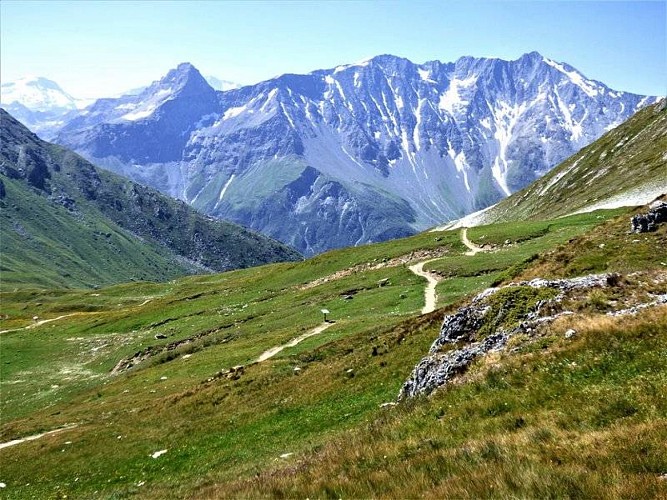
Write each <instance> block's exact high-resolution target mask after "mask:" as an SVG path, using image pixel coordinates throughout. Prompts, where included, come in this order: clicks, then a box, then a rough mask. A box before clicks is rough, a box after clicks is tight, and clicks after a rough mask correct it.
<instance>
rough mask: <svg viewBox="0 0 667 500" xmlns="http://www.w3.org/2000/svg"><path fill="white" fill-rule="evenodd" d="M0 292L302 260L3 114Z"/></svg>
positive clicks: (0, 131)
mask: <svg viewBox="0 0 667 500" xmlns="http://www.w3.org/2000/svg"><path fill="white" fill-rule="evenodd" d="M0 183H1V185H0V208H2V214H1V216H0V224H1V226H0V229H1V230H2V237H1V238H0V252H1V256H2V276H1V283H2V285H1V286H2V289H4V290H7V289H13V288H15V287H17V286H91V285H102V284H110V283H119V282H123V281H129V280H131V279H135V280H137V279H139V280H141V279H149V280H165V279H170V278H173V277H175V276H182V275H184V274H191V273H193V272H201V271H202V270H204V271H210V270H217V271H222V270H227V269H234V268H239V267H249V266H254V265H259V264H263V263H267V262H276V261H284V260H295V259H299V258H300V257H299V255H298V254H297V253H296V252H295V251H294V250H292V249H290V248H288V247H286V246H285V245H282V244H280V243H278V242H276V241H274V240H271V239H269V238H266V237H264V236H261V235H259V234H257V233H253V232H250V231H247V230H245V229H243V228H241V227H240V226H237V225H234V224H230V223H225V222H221V221H215V220H212V219H211V218H208V217H206V216H204V215H202V214H200V213H198V212H196V211H195V210H193V209H191V208H190V207H188V206H187V205H186V204H184V203H182V202H178V201H175V200H171V199H169V198H167V197H165V196H163V195H161V194H159V193H158V192H156V191H154V190H152V189H148V188H145V187H143V186H139V185H137V184H135V183H132V182H130V181H127V180H125V179H122V178H121V177H119V176H116V175H114V174H112V173H110V172H106V171H102V170H99V169H97V168H95V167H94V166H93V165H91V164H90V163H88V162H86V161H85V160H83V159H82V158H81V157H79V156H77V155H75V154H74V153H71V152H69V151H67V150H65V149H63V148H60V147H58V146H55V145H52V144H48V143H45V142H43V141H41V140H39V138H37V136H35V135H34V134H32V133H30V132H29V131H28V130H27V129H26V128H25V127H23V126H22V125H21V124H20V123H18V122H17V121H16V120H14V119H13V118H12V117H11V116H10V115H9V114H7V113H6V112H5V111H4V110H3V111H0Z"/></svg>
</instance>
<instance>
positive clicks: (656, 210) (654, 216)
mask: <svg viewBox="0 0 667 500" xmlns="http://www.w3.org/2000/svg"><path fill="white" fill-rule="evenodd" d="M663 222H667V203H665V202H664V201H656V202H654V203H651V205H650V206H649V211H648V212H647V213H645V214H637V215H635V216H634V217H633V218H632V219H631V221H630V223H631V226H632V228H631V230H630V231H631V232H633V233H648V232H651V231H655V230H656V229H657V228H658V227H657V226H658V224H661V223H663Z"/></svg>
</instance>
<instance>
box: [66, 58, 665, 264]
mask: <svg viewBox="0 0 667 500" xmlns="http://www.w3.org/2000/svg"><path fill="white" fill-rule="evenodd" d="M654 100H655V99H654V98H651V97H644V96H639V95H634V94H628V93H624V92H617V91H613V90H611V89H609V88H608V87H606V86H605V85H604V84H602V83H600V82H596V81H592V80H589V79H587V78H585V77H584V76H583V75H582V74H581V73H579V72H578V71H577V70H575V69H574V68H572V67H571V66H568V65H567V64H561V63H557V62H554V61H552V60H550V59H547V58H545V57H543V56H541V55H540V54H538V53H536V52H533V53H530V54H526V55H524V56H522V57H521V58H519V59H518V60H516V61H503V60H500V59H478V58H473V57H463V58H461V59H459V60H457V61H456V62H454V63H441V62H438V61H432V62H428V63H425V64H422V65H417V64H414V63H412V62H410V61H408V60H407V59H402V58H398V57H394V56H378V57H375V58H373V59H370V60H368V61H364V62H361V63H358V64H352V65H346V66H339V67H337V68H334V69H330V70H320V71H315V72H313V73H310V74H308V75H283V76H281V77H278V78H275V79H273V80H269V81H266V82H262V83H259V84H257V85H253V86H247V87H243V88H240V89H236V90H230V91H226V92H216V91H214V90H213V89H212V88H211V87H210V86H209V85H208V84H207V83H206V81H205V80H204V79H203V78H202V77H201V75H200V74H199V72H198V71H197V70H196V69H195V68H194V67H192V65H189V64H182V65H180V66H179V67H178V68H176V69H175V70H172V71H170V72H169V74H167V76H166V77H165V78H164V79H162V80H160V81H158V82H155V83H154V84H153V85H151V86H150V87H149V88H147V89H146V90H145V91H144V92H142V93H141V94H140V95H137V96H124V97H122V98H120V99H104V100H100V101H97V103H95V104H94V105H93V106H91V107H90V108H88V109H87V110H86V111H85V112H84V114H83V115H82V116H80V117H78V118H76V119H74V120H72V121H70V122H69V123H68V124H67V125H66V126H65V127H64V128H63V129H62V130H61V132H60V134H59V136H58V139H57V142H59V143H61V144H64V145H67V146H69V147H71V148H73V149H75V150H76V151H78V152H80V153H81V154H83V155H84V156H86V157H88V158H89V159H91V160H94V161H95V162H96V163H97V164H99V165H102V166H104V167H105V168H108V169H111V170H113V171H115V172H118V173H121V174H123V175H125V176H128V177H129V178H131V179H134V180H136V181H139V182H141V183H144V184H147V185H150V186H153V187H155V188H157V189H159V190H161V191H163V192H165V193H168V194H170V195H172V196H174V197H177V198H180V199H182V200H185V201H186V202H188V203H190V204H191V205H193V206H195V207H197V208H199V209H200V210H202V211H204V212H206V213H208V214H211V215H214V216H216V217H224V218H228V219H231V220H234V221H236V222H239V223H242V224H244V225H247V226H249V227H251V228H253V229H256V230H258V231H261V232H263V233H265V234H268V235H271V236H273V237H275V238H278V239H280V240H281V241H284V242H286V243H289V244H291V245H293V246H294V247H296V248H298V249H299V250H301V251H302V252H304V253H305V254H313V253H317V252H321V251H323V250H326V249H328V248H333V247H340V246H346V245H355V244H362V243H366V242H370V241H379V240H383V239H388V238H392V237H396V236H403V235H407V234H411V233H413V232H415V231H418V230H422V229H424V228H427V227H429V226H432V225H435V224H438V223H441V222H443V221H447V220H450V219H453V218H458V217H460V216H463V215H465V214H467V213H470V212H472V211H474V210H477V209H480V208H484V207H486V206H488V205H490V204H492V203H495V202H497V201H499V200H500V199H502V198H503V197H505V196H507V195H509V194H510V193H512V192H514V191H516V190H518V189H521V188H523V187H525V186H526V185H528V184H529V183H531V182H532V181H534V180H535V179H537V178H538V177H540V176H542V175H543V174H545V173H546V172H548V171H549V169H550V168H552V167H553V166H555V165H556V164H558V163H559V162H561V161H562V160H564V159H565V158H567V157H568V156H570V155H572V154H573V153H575V152H576V151H578V150H579V149H580V148H581V147H583V146H585V145H587V144H589V143H590V142H592V141H593V140H595V139H597V138H598V137H599V136H601V135H602V134H603V133H604V132H606V131H608V130H610V129H612V128H613V127H615V126H617V125H618V124H620V123H621V122H623V121H624V120H625V119H627V118H628V117H629V116H631V115H632V114H634V112H635V111H637V110H638V109H639V108H640V107H642V106H643V105H645V104H649V103H651V102H653V101H654Z"/></svg>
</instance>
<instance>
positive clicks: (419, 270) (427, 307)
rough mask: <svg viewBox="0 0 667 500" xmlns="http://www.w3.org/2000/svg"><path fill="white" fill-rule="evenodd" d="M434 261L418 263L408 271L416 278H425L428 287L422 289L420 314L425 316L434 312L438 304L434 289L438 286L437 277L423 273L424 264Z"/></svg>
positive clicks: (426, 272)
mask: <svg viewBox="0 0 667 500" xmlns="http://www.w3.org/2000/svg"><path fill="white" fill-rule="evenodd" d="M432 260H435V259H430V260H425V261H423V262H418V263H417V264H414V265H412V266H410V267H409V269H410V271H412V272H413V273H415V274H416V275H417V276H421V277H422V278H426V280H427V281H428V285H426V288H425V289H424V307H422V312H421V313H422V314H427V313H430V312H433V311H435V306H436V304H437V302H438V295H437V294H436V293H435V287H436V286H437V285H438V281H439V279H438V277H437V276H436V275H435V274H432V273H429V272H428V271H424V264H427V263H428V262H431V261H432Z"/></svg>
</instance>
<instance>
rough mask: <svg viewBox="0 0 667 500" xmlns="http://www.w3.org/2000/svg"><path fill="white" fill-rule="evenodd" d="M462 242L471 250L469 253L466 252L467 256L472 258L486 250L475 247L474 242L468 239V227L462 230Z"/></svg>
mask: <svg viewBox="0 0 667 500" xmlns="http://www.w3.org/2000/svg"><path fill="white" fill-rule="evenodd" d="M461 241H462V242H463V244H464V245H465V246H467V247H468V248H469V249H470V250H469V251H467V252H466V255H469V256H472V255H475V254H477V253H479V252H484V249H483V248H482V247H480V246H479V245H475V244H474V243H473V242H472V241H470V240H469V239H468V228H467V227H464V228H463V229H461Z"/></svg>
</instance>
